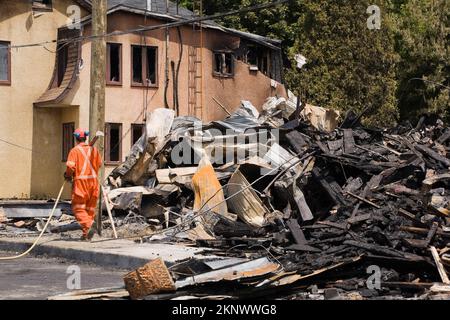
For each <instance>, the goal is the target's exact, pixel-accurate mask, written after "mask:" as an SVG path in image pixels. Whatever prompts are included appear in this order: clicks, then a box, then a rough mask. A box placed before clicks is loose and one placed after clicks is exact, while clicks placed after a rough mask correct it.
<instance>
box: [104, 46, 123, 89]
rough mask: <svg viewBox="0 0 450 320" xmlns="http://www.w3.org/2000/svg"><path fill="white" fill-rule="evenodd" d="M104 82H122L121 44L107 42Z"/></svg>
mask: <svg viewBox="0 0 450 320" xmlns="http://www.w3.org/2000/svg"><path fill="white" fill-rule="evenodd" d="M107 51H108V55H107V60H108V61H107V70H106V71H107V72H106V76H107V78H106V82H107V83H108V84H119V85H120V84H122V45H121V44H120V43H108V50H107Z"/></svg>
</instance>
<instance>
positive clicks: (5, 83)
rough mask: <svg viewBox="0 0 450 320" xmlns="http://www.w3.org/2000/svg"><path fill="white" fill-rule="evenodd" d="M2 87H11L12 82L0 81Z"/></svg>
mask: <svg viewBox="0 0 450 320" xmlns="http://www.w3.org/2000/svg"><path fill="white" fill-rule="evenodd" d="M0 86H8V87H10V86H11V81H0Z"/></svg>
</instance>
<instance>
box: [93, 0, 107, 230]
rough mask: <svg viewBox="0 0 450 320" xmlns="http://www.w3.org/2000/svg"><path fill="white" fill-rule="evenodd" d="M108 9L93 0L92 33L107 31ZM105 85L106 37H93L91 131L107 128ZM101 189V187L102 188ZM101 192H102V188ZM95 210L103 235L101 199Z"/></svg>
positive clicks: (104, 2)
mask: <svg viewBox="0 0 450 320" xmlns="http://www.w3.org/2000/svg"><path fill="white" fill-rule="evenodd" d="M106 10H107V0H92V35H94V36H95V35H102V34H105V33H106ZM105 86H106V39H105V38H104V37H98V38H93V39H92V44H91V87H90V99H89V131H90V132H91V134H94V133H95V132H97V131H104V130H105ZM104 146H105V140H104V138H103V137H100V138H99V140H98V144H97V148H98V151H99V152H100V154H101V155H102V157H103V156H104V150H105V147H104ZM104 176H105V168H104V166H102V167H101V169H100V172H99V177H98V179H99V181H100V183H103V180H104ZM100 189H101V188H100ZM100 192H102V191H101V190H100ZM99 199H100V200H99V205H98V206H97V208H96V211H95V219H96V221H97V232H98V234H99V235H101V230H102V210H101V199H102V197H101V196H100V197H99Z"/></svg>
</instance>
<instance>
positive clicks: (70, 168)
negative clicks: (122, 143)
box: [64, 129, 102, 240]
mask: <svg viewBox="0 0 450 320" xmlns="http://www.w3.org/2000/svg"><path fill="white" fill-rule="evenodd" d="M74 136H75V139H76V142H77V145H76V146H75V147H74V148H73V149H72V150H70V152H69V156H68V158H67V162H66V166H67V169H66V172H65V173H64V178H65V179H66V180H68V181H71V180H72V179H73V185H72V211H73V213H74V214H75V218H76V219H77V221H78V223H79V224H80V225H81V228H82V230H83V236H82V238H81V239H82V240H91V239H92V237H93V236H94V233H95V229H96V224H95V223H94V218H95V208H96V206H97V202H98V197H99V191H100V188H99V183H98V181H97V177H98V171H99V169H100V167H101V165H102V159H101V156H100V153H99V152H98V150H97V148H95V147H93V146H90V145H89V144H87V143H86V139H87V137H88V136H89V132H88V131H86V130H83V129H77V130H75V132H74Z"/></svg>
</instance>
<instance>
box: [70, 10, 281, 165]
mask: <svg viewBox="0 0 450 320" xmlns="http://www.w3.org/2000/svg"><path fill="white" fill-rule="evenodd" d="M159 24H161V21H158V20H155V19H151V18H147V19H145V18H144V17H143V16H140V15H135V14H130V13H114V14H111V15H109V16H108V32H113V31H118V30H127V29H134V28H136V27H138V26H142V25H148V26H155V25H159ZM180 30H181V43H182V44H183V57H182V63H181V67H180V73H179V80H178V81H179V83H178V88H179V89H178V99H179V102H180V115H189V114H190V115H193V114H191V113H192V112H190V110H189V106H188V97H189V96H188V84H189V74H188V68H189V57H188V54H189V47H190V46H193V45H195V44H197V43H198V39H199V34H198V32H195V31H193V29H192V26H183V27H180ZM88 34H90V26H87V27H85V29H84V35H88ZM107 41H108V42H113V43H121V44H122V85H121V86H107V88H106V122H112V123H122V134H123V141H122V160H124V159H125V157H126V155H127V154H128V151H129V150H130V148H131V132H130V129H131V124H133V123H142V122H143V120H144V117H143V115H144V110H145V108H146V107H145V106H146V103H147V110H148V111H150V110H153V109H156V108H161V107H164V86H165V59H166V58H165V55H166V54H165V30H164V29H159V30H152V31H148V32H146V35H145V37H143V36H142V35H138V34H129V35H121V36H113V37H109V38H108V40H107ZM239 43H240V39H239V38H238V37H235V36H232V35H229V34H225V33H223V32H220V31H215V30H211V29H204V49H203V90H202V91H203V92H204V110H203V119H204V120H205V121H211V120H217V119H223V118H224V117H226V116H227V114H226V113H225V112H224V111H223V110H222V109H221V108H220V107H219V106H218V105H217V104H216V103H215V102H214V101H213V100H212V97H215V98H217V99H218V100H219V101H221V102H222V103H223V104H224V105H225V106H227V108H229V110H231V111H233V110H235V109H236V108H237V107H238V106H239V105H240V101H241V100H243V99H245V100H249V101H251V102H252V103H253V104H254V105H255V106H256V107H258V108H259V107H261V106H262V104H263V103H264V101H265V99H266V98H267V97H268V96H270V95H274V94H281V95H285V90H284V87H283V86H281V85H280V86H279V87H278V88H277V89H273V88H272V87H271V79H269V78H268V77H266V76H265V75H263V74H262V73H261V72H252V71H250V70H249V66H248V65H247V64H245V63H242V62H240V61H235V71H236V72H235V76H234V77H233V78H226V79H224V78H219V77H216V76H214V75H213V62H214V60H213V50H221V49H236V48H238V47H239ZM131 45H147V46H156V47H158V81H157V82H158V84H157V86H156V87H150V88H148V89H143V88H139V87H133V86H132V85H131ZM180 52H181V50H180V39H179V35H178V31H177V29H176V28H171V29H170V45H169V61H170V62H172V61H173V62H174V63H175V65H177V64H178V60H179V58H180ZM82 59H83V62H84V63H83V64H84V67H83V69H82V70H81V71H80V76H79V81H78V82H79V85H78V87H77V88H76V89H75V90H72V92H71V93H70V94H69V96H68V97H67V98H66V99H64V101H63V103H64V104H71V105H79V106H80V119H79V120H80V125H81V126H83V127H86V128H87V127H88V126H89V125H88V124H89V119H88V114H89V84H90V81H89V76H90V61H91V52H90V43H89V42H86V43H83V46H82ZM172 78H173V77H172V68H170V69H169V79H170V83H169V87H168V94H167V96H168V98H167V99H168V102H169V107H170V108H173V102H172V101H173V92H174V90H173V81H172V80H173V79H172ZM114 167H115V166H114V165H107V166H106V173H109V172H111V171H112V169H114Z"/></svg>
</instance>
